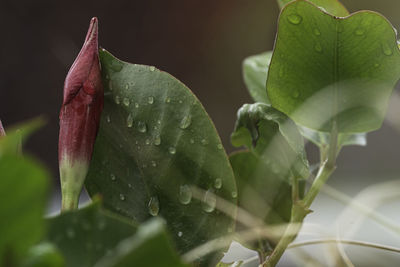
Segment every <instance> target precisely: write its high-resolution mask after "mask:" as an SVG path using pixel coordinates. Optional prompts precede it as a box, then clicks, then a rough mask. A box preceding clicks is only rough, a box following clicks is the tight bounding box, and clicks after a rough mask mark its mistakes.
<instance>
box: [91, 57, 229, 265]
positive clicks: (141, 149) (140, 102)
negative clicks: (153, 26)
mask: <svg viewBox="0 0 400 267" xmlns="http://www.w3.org/2000/svg"><path fill="white" fill-rule="evenodd" d="M100 58H101V64H102V72H103V74H102V75H103V81H104V84H105V103H104V111H103V115H102V121H101V125H100V129H99V134H98V136H97V141H96V144H95V149H94V155H93V159H92V162H91V166H90V170H89V174H88V177H87V182H86V188H87V189H88V192H89V194H90V195H95V194H98V193H99V194H101V195H102V197H103V200H104V205H105V207H107V208H108V209H111V210H113V211H115V212H118V213H120V214H122V215H124V216H127V217H129V218H132V219H134V220H136V221H139V222H143V221H145V220H147V219H149V218H151V217H153V216H157V215H158V216H162V217H163V218H164V219H165V220H166V221H167V225H168V229H169V231H170V232H171V233H173V238H174V241H175V243H176V245H177V248H178V250H179V252H181V253H184V252H187V251H188V250H190V249H193V248H194V247H196V246H198V245H199V244H202V243H204V242H205V241H207V240H210V239H214V238H217V237H220V236H221V235H224V234H226V233H227V231H228V229H231V227H232V225H233V219H232V218H230V217H228V216H227V215H225V214H224V213H221V212H219V211H218V210H217V209H216V205H217V204H218V201H217V199H216V198H215V195H217V196H219V197H221V198H224V199H227V200H228V201H230V202H232V204H235V203H236V199H235V197H236V187H235V182H234V175H233V171H232V168H231V167H230V164H229V160H228V157H227V155H226V153H225V151H224V149H223V147H222V144H221V141H220V139H219V136H218V134H217V131H216V129H215V127H214V125H213V124H212V122H211V120H210V118H209V116H208V115H207V113H206V112H205V110H204V108H203V107H202V105H201V103H200V102H199V101H198V100H197V98H196V97H195V96H194V95H193V94H192V92H191V91H190V90H189V89H188V88H187V87H186V86H185V85H183V84H182V83H181V82H179V81H178V80H177V79H175V78H174V77H172V76H171V75H169V74H168V73H166V72H162V71H160V70H158V69H156V68H154V67H150V66H143V65H136V64H129V63H126V62H122V61H120V60H118V59H116V58H115V57H113V56H112V55H111V54H109V53H108V52H106V51H101V52H100ZM194 188H200V189H202V190H204V191H205V192H207V193H205V194H204V195H203V196H202V197H200V198H202V199H200V200H199V199H197V198H195V193H194V192H193V189H194ZM214 194H215V195H214ZM228 210H229V211H230V213H232V214H234V213H235V207H234V205H232V207H228ZM214 256H215V255H210V256H209V257H207V258H206V259H202V261H201V263H202V264H203V265H210V264H211V262H215V263H216V262H217V261H218V260H219V259H220V257H221V256H222V253H218V256H217V257H216V258H214Z"/></svg>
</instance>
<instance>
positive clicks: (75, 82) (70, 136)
mask: <svg viewBox="0 0 400 267" xmlns="http://www.w3.org/2000/svg"><path fill="white" fill-rule="evenodd" d="M103 102H104V92H103V85H102V81H101V73H100V62H99V53H98V23H97V18H93V19H92V20H91V22H90V27H89V30H88V33H87V35H86V39H85V43H84V44H83V47H82V49H81V51H80V52H79V54H78V57H77V58H76V59H75V62H74V63H73V64H72V66H71V68H70V70H69V72H68V74H67V77H66V79H65V82H64V100H63V103H62V107H61V112H60V135H59V144H58V159H59V164H60V178H61V188H62V193H63V209H71V208H76V207H77V205H78V203H77V202H78V199H79V194H80V192H81V190H82V186H83V182H84V180H85V177H86V174H87V171H88V167H89V163H90V159H91V157H92V152H93V146H94V142H95V139H96V135H97V131H98V128H99V123H100V115H101V112H102V109H103Z"/></svg>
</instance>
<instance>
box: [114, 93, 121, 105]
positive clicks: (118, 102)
mask: <svg viewBox="0 0 400 267" xmlns="http://www.w3.org/2000/svg"><path fill="white" fill-rule="evenodd" d="M114 101H115V104H117V105H119V104H120V103H121V98H120V97H119V95H116V96H115V97H114Z"/></svg>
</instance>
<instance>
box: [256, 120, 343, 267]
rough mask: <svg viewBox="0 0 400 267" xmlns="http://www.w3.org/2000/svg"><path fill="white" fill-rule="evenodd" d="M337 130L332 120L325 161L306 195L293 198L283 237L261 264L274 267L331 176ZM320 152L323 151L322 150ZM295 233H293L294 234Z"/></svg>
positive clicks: (334, 162) (335, 154)
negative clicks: (297, 198)
mask: <svg viewBox="0 0 400 267" xmlns="http://www.w3.org/2000/svg"><path fill="white" fill-rule="evenodd" d="M337 139H338V132H337V125H336V122H335V121H334V122H333V126H332V131H331V140H330V144H329V148H328V151H327V152H326V154H327V159H326V161H325V162H324V163H323V164H322V165H321V167H320V169H319V171H318V174H317V176H316V177H315V179H314V182H313V184H312V185H311V188H310V190H309V191H308V192H307V194H306V196H305V197H304V199H303V200H297V201H296V199H293V206H292V216H291V219H290V224H289V226H288V228H287V229H286V231H285V234H284V235H283V237H282V238H281V239H280V240H279V242H278V244H277V245H276V247H275V249H274V251H272V253H271V255H270V256H269V258H268V260H267V261H266V262H265V263H264V264H263V266H265V267H274V266H275V265H276V264H277V263H278V262H279V260H280V258H281V257H282V255H283V253H284V252H285V250H286V249H287V247H288V246H289V244H290V243H292V242H293V240H294V239H295V238H296V237H297V233H298V232H299V231H300V229H301V227H302V222H303V220H304V218H305V217H306V216H307V214H308V213H310V210H309V208H310V206H311V204H312V202H313V201H314V199H315V197H316V196H317V195H318V193H319V191H320V190H321V188H322V186H323V185H324V184H325V183H326V181H327V180H328V178H329V177H330V176H331V174H332V173H333V171H334V170H335V168H336V167H335V165H336V156H337V141H338V140H337ZM322 153H325V151H324V152H322ZM294 233H295V234H294Z"/></svg>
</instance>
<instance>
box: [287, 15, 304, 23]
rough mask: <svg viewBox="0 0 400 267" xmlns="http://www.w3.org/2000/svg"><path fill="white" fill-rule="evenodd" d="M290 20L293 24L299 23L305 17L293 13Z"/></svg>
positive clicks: (289, 17)
mask: <svg viewBox="0 0 400 267" xmlns="http://www.w3.org/2000/svg"><path fill="white" fill-rule="evenodd" d="M287 18H288V21H289V22H290V23H292V24H293V25H299V24H300V23H301V21H302V20H303V18H302V17H301V16H300V15H297V14H291V15H289V16H288V17H287Z"/></svg>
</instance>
